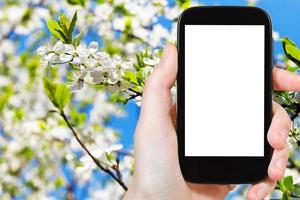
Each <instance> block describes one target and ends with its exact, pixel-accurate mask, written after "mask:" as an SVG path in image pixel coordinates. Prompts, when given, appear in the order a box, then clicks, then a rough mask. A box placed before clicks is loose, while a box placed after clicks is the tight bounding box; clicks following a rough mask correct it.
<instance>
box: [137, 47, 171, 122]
mask: <svg viewBox="0 0 300 200" xmlns="http://www.w3.org/2000/svg"><path fill="white" fill-rule="evenodd" d="M176 74H177V49H176V47H175V46H174V45H172V44H169V45H167V46H166V48H165V49H164V52H163V55H162V57H161V60H160V63H159V64H158V65H157V66H156V67H155V69H154V71H153V72H152V74H151V75H150V76H149V78H148V79H147V81H146V85H145V89H144V92H143V101H142V107H141V115H140V119H141V120H147V121H148V122H150V123H157V122H159V121H161V123H167V122H166V120H168V121H169V120H171V118H170V112H171V108H172V98H171V92H170V89H171V87H172V86H173V84H174V82H175V80H176ZM149 116H151V117H149ZM158 119H159V120H158Z"/></svg>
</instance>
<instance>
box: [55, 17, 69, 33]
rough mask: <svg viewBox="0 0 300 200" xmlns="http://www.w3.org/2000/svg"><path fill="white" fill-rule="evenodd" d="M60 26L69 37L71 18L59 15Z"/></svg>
mask: <svg viewBox="0 0 300 200" xmlns="http://www.w3.org/2000/svg"><path fill="white" fill-rule="evenodd" d="M58 24H59V26H60V27H61V29H62V30H63V32H64V34H65V35H66V36H67V37H69V27H70V20H69V18H68V17H67V16H66V15H64V14H62V13H59V17H58Z"/></svg>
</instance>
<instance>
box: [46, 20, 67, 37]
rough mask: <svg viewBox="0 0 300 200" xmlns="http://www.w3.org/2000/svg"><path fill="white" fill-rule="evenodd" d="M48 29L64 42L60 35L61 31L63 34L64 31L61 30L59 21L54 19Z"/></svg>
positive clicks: (49, 22) (48, 23)
mask: <svg viewBox="0 0 300 200" xmlns="http://www.w3.org/2000/svg"><path fill="white" fill-rule="evenodd" d="M47 27H48V29H49V31H50V32H51V33H52V35H53V36H54V37H56V38H57V39H59V40H63V38H62V36H61V34H60V33H59V31H62V32H63V30H62V29H61V27H60V25H59V24H58V22H57V21H55V20H52V19H50V20H48V21H47Z"/></svg>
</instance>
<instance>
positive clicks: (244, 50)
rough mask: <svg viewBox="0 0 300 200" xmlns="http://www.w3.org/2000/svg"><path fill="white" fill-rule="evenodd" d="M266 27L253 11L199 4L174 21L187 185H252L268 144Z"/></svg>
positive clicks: (262, 169)
mask: <svg viewBox="0 0 300 200" xmlns="http://www.w3.org/2000/svg"><path fill="white" fill-rule="evenodd" d="M272 46H273V45H272V28H271V21H270V17H269V15H268V14H267V13H266V12H265V11H264V10H262V9H260V8H255V7H231V6H225V7H224V6H211V7H209V6H208V7H207V6H201V7H192V8H189V9H187V10H185V11H184V12H183V13H182V14H181V16H180V18H179V22H178V52H179V54H178V63H179V68H178V75H177V136H178V145H179V160H180V167H181V170H182V173H183V176H184V178H185V179H186V180H187V181H190V182H194V183H219V184H240V183H253V182H257V181H260V180H262V179H264V178H265V177H266V176H267V169H268V165H269V163H270V159H271V156H272V148H271V147H270V145H269V144H268V141H267V132H268V129H269V126H270V123H271V118H272V76H271V72H272V62H273V61H272V51H273V50H272V49H273V47H272Z"/></svg>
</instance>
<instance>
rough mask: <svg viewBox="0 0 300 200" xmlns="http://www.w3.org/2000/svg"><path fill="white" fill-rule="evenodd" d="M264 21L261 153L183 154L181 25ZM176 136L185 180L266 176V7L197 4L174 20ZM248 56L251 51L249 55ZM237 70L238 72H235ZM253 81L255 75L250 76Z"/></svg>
mask: <svg viewBox="0 0 300 200" xmlns="http://www.w3.org/2000/svg"><path fill="white" fill-rule="evenodd" d="M189 24H191V25H264V26H265V69H264V73H265V85H264V90H265V91H264V92H265V98H264V115H265V116H264V120H265V123H264V133H265V135H264V157H186V156H185V154H184V150H185V148H184V145H185V142H184V123H185V117H184V116H185V92H184V88H185V85H184V83H185V70H184V59H185V55H184V53H185V46H184V37H185V36H184V26H185V25H189ZM177 42H178V43H177V46H178V52H179V53H178V64H179V67H178V74H177V137H178V152H179V161H180V167H181V171H182V173H183V176H184V178H185V180H187V181H189V182H194V183H219V184H229V183H230V184H240V183H253V182H257V181H260V180H262V179H264V178H265V177H266V176H267V170H268V165H269V162H270V160H271V156H272V148H271V147H270V145H269V143H268V141H267V132H268V129H269V126H270V123H271V118H272V65H273V59H272V51H273V45H272V43H273V42H272V25H271V20H270V17H269V15H268V14H267V13H266V11H264V10H262V9H260V8H256V7H237V6H200V7H192V8H189V9H187V10H185V11H184V12H183V13H182V14H181V16H180V17H179V20H178V35H177ZM249 58H251V55H249ZM237 73H238V72H237ZM253 81H255V77H253Z"/></svg>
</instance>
